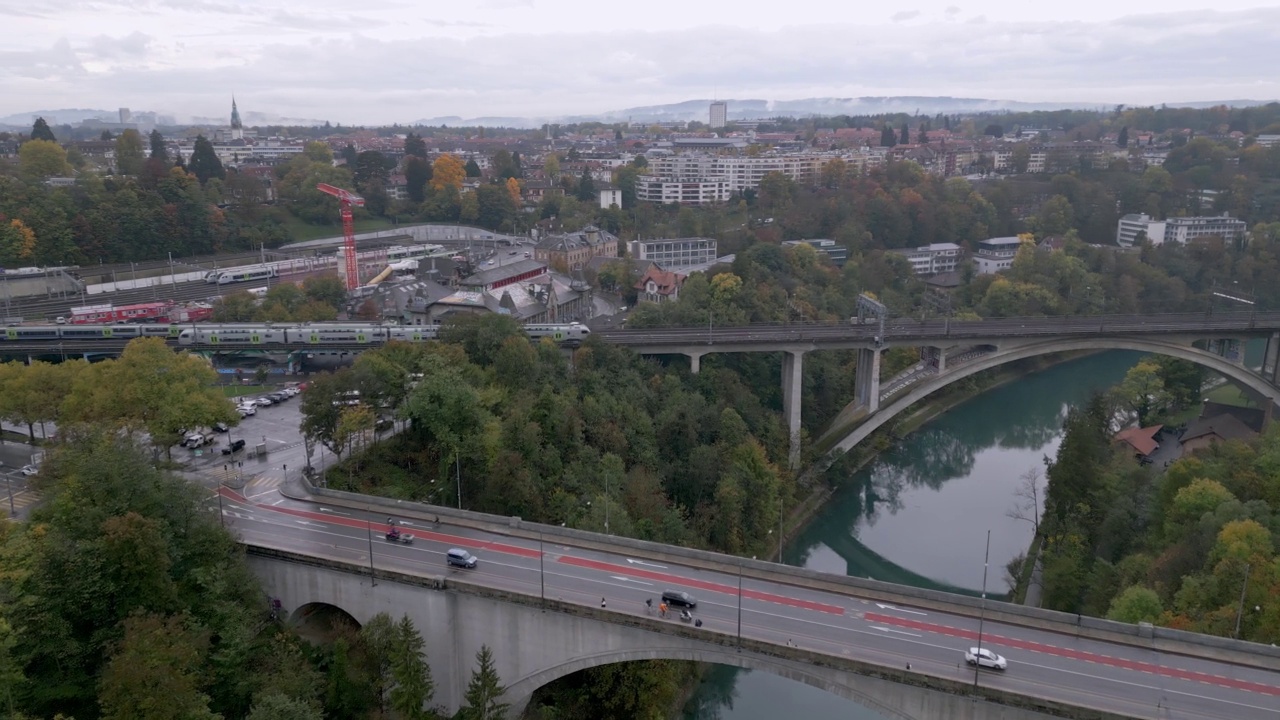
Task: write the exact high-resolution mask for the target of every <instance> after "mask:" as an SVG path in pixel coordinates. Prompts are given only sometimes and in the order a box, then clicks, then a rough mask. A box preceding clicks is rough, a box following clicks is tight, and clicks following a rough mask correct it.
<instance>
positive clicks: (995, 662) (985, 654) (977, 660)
mask: <svg viewBox="0 0 1280 720" xmlns="http://www.w3.org/2000/svg"><path fill="white" fill-rule="evenodd" d="M964 661H965V662H967V663H969V664H970V665H978V666H980V667H984V668H991V669H993V670H1005V669H1008V667H1009V661H1008V660H1005V659H1004V657H1003V656H1001V655H997V654H995V653H993V652H991V651H990V650H988V649H986V648H982V649H981V650H979V649H978V648H976V647H972V648H969V649H968V650H966V651H965V653H964Z"/></svg>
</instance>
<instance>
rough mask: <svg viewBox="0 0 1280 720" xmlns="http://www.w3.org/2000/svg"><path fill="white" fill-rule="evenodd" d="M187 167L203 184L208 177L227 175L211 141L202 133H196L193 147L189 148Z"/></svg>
mask: <svg viewBox="0 0 1280 720" xmlns="http://www.w3.org/2000/svg"><path fill="white" fill-rule="evenodd" d="M188 169H189V170H190V171H191V173H192V174H193V175H195V176H196V179H197V180H199V181H200V184H201V185H203V184H205V183H207V182H209V179H210V178H218V179H219V180H221V179H222V178H224V177H226V176H227V171H226V170H225V169H223V167H222V161H221V160H219V159H218V155H217V153H215V152H214V151H213V143H211V142H209V141H208V140H206V139H205V137H204V135H197V136H196V142H195V147H193V148H192V149H191V161H190V164H189V166H188Z"/></svg>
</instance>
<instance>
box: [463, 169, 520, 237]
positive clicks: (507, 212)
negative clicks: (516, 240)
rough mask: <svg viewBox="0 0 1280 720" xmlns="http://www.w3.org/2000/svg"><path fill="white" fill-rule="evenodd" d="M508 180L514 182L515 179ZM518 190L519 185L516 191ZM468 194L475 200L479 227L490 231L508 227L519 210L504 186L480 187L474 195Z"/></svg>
mask: <svg viewBox="0 0 1280 720" xmlns="http://www.w3.org/2000/svg"><path fill="white" fill-rule="evenodd" d="M510 180H511V181H512V182H515V178H511V179H510ZM518 188H519V185H517V190H518ZM469 194H472V195H474V196H475V198H476V221H477V222H478V223H479V225H480V227H484V228H489V229H490V230H498V229H500V228H502V227H503V226H504V225H509V224H510V223H511V221H512V220H513V219H514V218H515V214H516V212H517V209H518V208H519V206H518V205H517V204H516V203H515V201H514V200H512V197H511V193H510V191H509V188H508V187H507V186H505V185H481V186H480V187H478V188H476V191H475V192H474V193H469Z"/></svg>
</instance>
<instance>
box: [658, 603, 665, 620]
mask: <svg viewBox="0 0 1280 720" xmlns="http://www.w3.org/2000/svg"><path fill="white" fill-rule="evenodd" d="M666 616H667V604H666V603H662V604H661V605H659V606H658V617H666Z"/></svg>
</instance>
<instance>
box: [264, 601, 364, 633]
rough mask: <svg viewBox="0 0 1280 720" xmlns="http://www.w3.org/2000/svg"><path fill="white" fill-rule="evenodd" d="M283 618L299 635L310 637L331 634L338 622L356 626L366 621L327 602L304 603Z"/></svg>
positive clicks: (362, 624)
mask: <svg viewBox="0 0 1280 720" xmlns="http://www.w3.org/2000/svg"><path fill="white" fill-rule="evenodd" d="M281 619H282V620H286V622H287V623H288V625H289V626H290V627H292V628H294V629H295V630H296V631H297V632H298V634H299V635H302V636H304V637H310V638H316V637H326V636H328V635H330V634H331V633H332V632H333V630H334V625H335V624H336V623H338V622H342V623H347V624H350V625H351V626H352V627H355V628H360V627H363V626H364V623H362V622H360V621H359V620H357V619H356V618H355V616H354V615H352V614H351V613H349V612H347V611H346V610H344V609H343V608H341V607H338V606H337V605H334V604H332V603H327V602H309V603H304V604H302V605H300V606H298V607H296V608H294V609H293V610H292V611H289V614H288V618H287V619H285V618H281Z"/></svg>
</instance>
